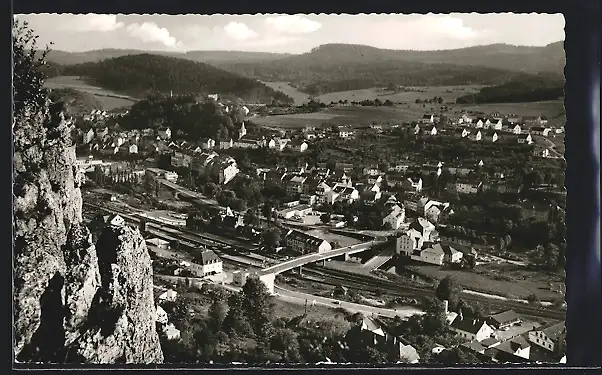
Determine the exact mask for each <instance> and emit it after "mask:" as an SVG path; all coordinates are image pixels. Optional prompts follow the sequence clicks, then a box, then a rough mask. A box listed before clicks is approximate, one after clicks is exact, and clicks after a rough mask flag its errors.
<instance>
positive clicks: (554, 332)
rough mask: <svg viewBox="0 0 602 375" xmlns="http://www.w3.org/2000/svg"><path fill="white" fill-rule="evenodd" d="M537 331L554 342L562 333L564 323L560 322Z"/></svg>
mask: <svg viewBox="0 0 602 375" xmlns="http://www.w3.org/2000/svg"><path fill="white" fill-rule="evenodd" d="M538 331H543V333H545V334H546V336H547V337H548V338H549V339H550V340H556V339H558V338H559V337H560V335H562V334H563V333H564V331H565V324H564V321H562V322H560V323H556V324H554V325H551V326H548V327H546V328H543V329H538Z"/></svg>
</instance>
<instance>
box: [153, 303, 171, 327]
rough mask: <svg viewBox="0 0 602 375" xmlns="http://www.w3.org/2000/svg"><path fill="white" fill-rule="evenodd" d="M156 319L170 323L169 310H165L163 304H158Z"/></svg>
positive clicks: (161, 322)
mask: <svg viewBox="0 0 602 375" xmlns="http://www.w3.org/2000/svg"><path fill="white" fill-rule="evenodd" d="M155 321H156V322H157V323H159V324H167V323H169V318H168V316H167V312H166V311H165V310H163V308H162V307H161V306H157V309H156V310H155Z"/></svg>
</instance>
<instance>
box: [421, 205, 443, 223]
mask: <svg viewBox="0 0 602 375" xmlns="http://www.w3.org/2000/svg"><path fill="white" fill-rule="evenodd" d="M424 216H426V218H427V219H428V220H429V221H431V222H434V223H437V222H438V221H439V218H440V216H441V209H440V208H439V207H438V206H437V205H432V206H430V207H429V208H427V209H426V211H425V212H424Z"/></svg>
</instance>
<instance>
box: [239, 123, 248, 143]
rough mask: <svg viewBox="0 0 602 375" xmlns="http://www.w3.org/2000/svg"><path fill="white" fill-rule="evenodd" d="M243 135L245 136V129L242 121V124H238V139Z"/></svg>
mask: <svg viewBox="0 0 602 375" xmlns="http://www.w3.org/2000/svg"><path fill="white" fill-rule="evenodd" d="M245 135H247V128H246V127H245V123H244V121H243V122H242V124H240V128H239V129H238V139H241V138H242V137H244V136H245Z"/></svg>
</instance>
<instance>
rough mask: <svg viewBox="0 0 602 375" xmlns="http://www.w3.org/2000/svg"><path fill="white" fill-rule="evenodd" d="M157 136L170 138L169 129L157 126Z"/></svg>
mask: <svg viewBox="0 0 602 375" xmlns="http://www.w3.org/2000/svg"><path fill="white" fill-rule="evenodd" d="M157 136H158V137H159V138H161V139H171V129H170V128H159V130H158V131H157Z"/></svg>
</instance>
